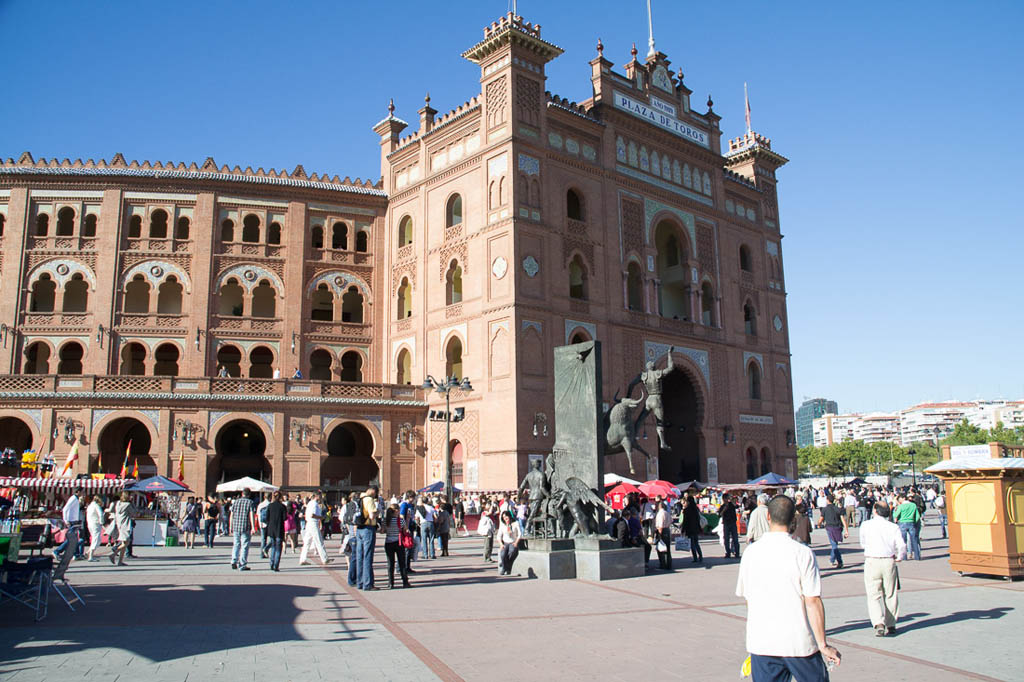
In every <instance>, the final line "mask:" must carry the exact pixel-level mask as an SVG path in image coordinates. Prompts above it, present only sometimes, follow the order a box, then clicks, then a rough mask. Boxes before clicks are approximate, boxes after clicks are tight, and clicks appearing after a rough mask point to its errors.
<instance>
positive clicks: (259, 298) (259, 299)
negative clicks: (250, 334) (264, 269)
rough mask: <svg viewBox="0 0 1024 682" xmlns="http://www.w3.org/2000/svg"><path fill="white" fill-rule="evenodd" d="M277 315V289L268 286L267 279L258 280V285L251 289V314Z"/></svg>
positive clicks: (255, 315) (260, 315) (262, 315)
mask: <svg viewBox="0 0 1024 682" xmlns="http://www.w3.org/2000/svg"><path fill="white" fill-rule="evenodd" d="M276 315H277V291H275V290H274V287H272V286H270V282H269V281H268V280H262V281H260V283H259V285H258V286H257V287H256V288H255V289H253V290H252V316H253V317H276Z"/></svg>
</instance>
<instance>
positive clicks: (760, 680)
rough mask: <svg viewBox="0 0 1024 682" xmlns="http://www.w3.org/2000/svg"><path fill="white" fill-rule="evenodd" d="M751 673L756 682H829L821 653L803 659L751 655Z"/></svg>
mask: <svg viewBox="0 0 1024 682" xmlns="http://www.w3.org/2000/svg"><path fill="white" fill-rule="evenodd" d="M750 673H751V678H752V679H753V680H754V682H790V680H791V679H796V680H799V681H800V682H828V670H827V669H826V668H825V659H823V658H822V657H821V654H820V653H815V654H811V655H810V656H803V657H798V656H761V655H760V654H751V655H750Z"/></svg>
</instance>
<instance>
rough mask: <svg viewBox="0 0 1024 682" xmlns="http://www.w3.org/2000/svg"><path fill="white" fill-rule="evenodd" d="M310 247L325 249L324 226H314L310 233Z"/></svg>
mask: <svg viewBox="0 0 1024 682" xmlns="http://www.w3.org/2000/svg"><path fill="white" fill-rule="evenodd" d="M309 245H310V246H311V247H313V248H314V249H322V248H324V226H323V225H314V226H313V229H312V230H310V232H309Z"/></svg>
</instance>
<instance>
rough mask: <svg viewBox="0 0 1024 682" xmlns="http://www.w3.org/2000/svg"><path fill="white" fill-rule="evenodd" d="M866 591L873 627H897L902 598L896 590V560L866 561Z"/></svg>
mask: <svg viewBox="0 0 1024 682" xmlns="http://www.w3.org/2000/svg"><path fill="white" fill-rule="evenodd" d="M864 590H865V591H866V592H867V596H868V617H869V618H870V619H871V625H872V626H873V627H877V626H879V625H884V626H885V627H887V628H891V627H895V626H896V619H897V618H899V615H900V597H899V593H898V591H897V589H896V560H895V559H872V558H870V557H867V558H865V559H864Z"/></svg>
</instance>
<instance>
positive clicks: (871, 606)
mask: <svg viewBox="0 0 1024 682" xmlns="http://www.w3.org/2000/svg"><path fill="white" fill-rule="evenodd" d="M889 515H890V512H889V506H888V505H886V504H885V503H883V502H876V503H875V508H874V515H873V516H872V517H871V519H870V520H868V521H865V522H864V523H862V524H861V526H860V546H861V547H863V548H864V591H865V593H866V594H867V599H868V617H869V618H870V619H871V625H872V627H874V628H875V636H876V637H885V636H886V635H894V634H896V619H897V618H899V615H900V599H899V585H900V579H899V573H898V572H897V568H896V564H897V563H899V562H900V561H902V560H903V559H905V558H906V557H907V544H906V543H905V542H904V541H903V535H902V533H901V532H900V529H899V528H898V527H897V526H896V524H894V523H892V522H890V521H889Z"/></svg>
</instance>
